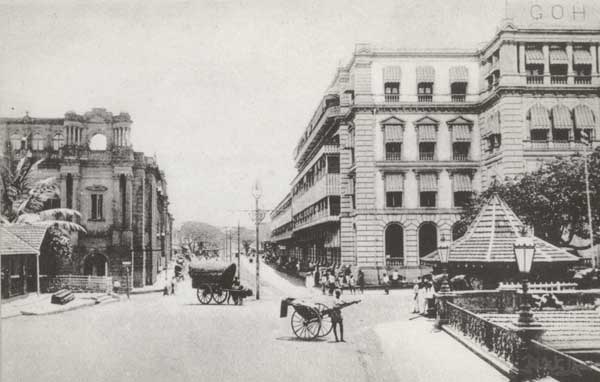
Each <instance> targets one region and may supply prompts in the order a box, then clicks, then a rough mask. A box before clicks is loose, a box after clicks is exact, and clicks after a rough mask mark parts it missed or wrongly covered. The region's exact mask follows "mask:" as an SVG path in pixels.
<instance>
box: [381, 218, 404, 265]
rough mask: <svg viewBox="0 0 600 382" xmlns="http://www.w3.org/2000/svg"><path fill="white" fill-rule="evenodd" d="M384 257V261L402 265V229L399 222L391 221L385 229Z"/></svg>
mask: <svg viewBox="0 0 600 382" xmlns="http://www.w3.org/2000/svg"><path fill="white" fill-rule="evenodd" d="M385 257H386V261H388V259H389V261H388V263H389V262H392V263H393V264H388V265H395V266H397V265H402V264H401V263H402V259H403V258H404V230H403V229H402V226H401V225H400V224H396V223H392V224H390V225H388V226H387V228H386V229H385Z"/></svg>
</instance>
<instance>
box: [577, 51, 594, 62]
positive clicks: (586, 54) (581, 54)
mask: <svg viewBox="0 0 600 382" xmlns="http://www.w3.org/2000/svg"><path fill="white" fill-rule="evenodd" d="M573 64H575V65H592V55H591V54H590V51H589V50H585V49H575V50H574V51H573Z"/></svg>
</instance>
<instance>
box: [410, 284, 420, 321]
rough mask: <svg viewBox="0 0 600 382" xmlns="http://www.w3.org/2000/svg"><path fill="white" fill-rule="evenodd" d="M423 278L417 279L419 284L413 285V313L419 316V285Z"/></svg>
mask: <svg viewBox="0 0 600 382" xmlns="http://www.w3.org/2000/svg"><path fill="white" fill-rule="evenodd" d="M420 282H421V278H420V277H418V278H417V282H416V283H415V285H413V311H412V312H413V313H417V314H419V283H420Z"/></svg>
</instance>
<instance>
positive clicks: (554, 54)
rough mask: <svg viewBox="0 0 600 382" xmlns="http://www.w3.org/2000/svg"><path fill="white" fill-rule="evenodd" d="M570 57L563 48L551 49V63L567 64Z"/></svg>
mask: <svg viewBox="0 0 600 382" xmlns="http://www.w3.org/2000/svg"><path fill="white" fill-rule="evenodd" d="M568 63H569V57H567V52H565V51H564V50H563V49H550V65H567V64H568Z"/></svg>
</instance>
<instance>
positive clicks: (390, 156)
mask: <svg viewBox="0 0 600 382" xmlns="http://www.w3.org/2000/svg"><path fill="white" fill-rule="evenodd" d="M385 160H402V153H400V152H397V151H386V153H385Z"/></svg>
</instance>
